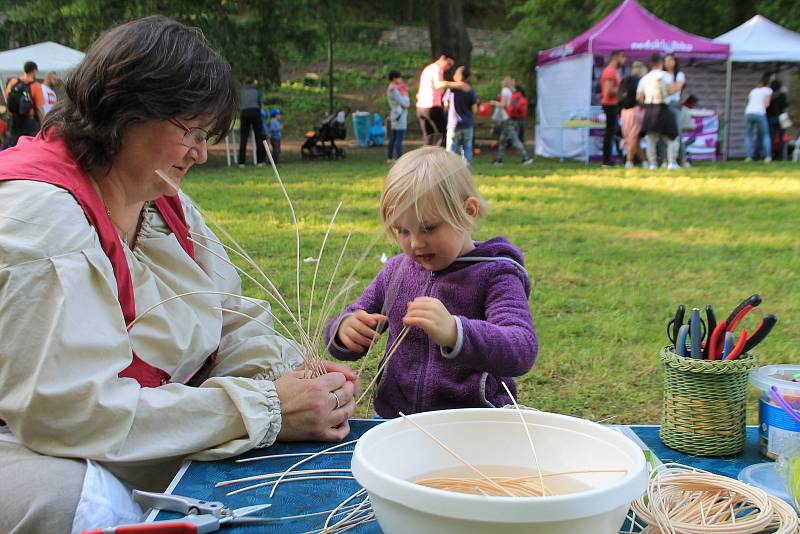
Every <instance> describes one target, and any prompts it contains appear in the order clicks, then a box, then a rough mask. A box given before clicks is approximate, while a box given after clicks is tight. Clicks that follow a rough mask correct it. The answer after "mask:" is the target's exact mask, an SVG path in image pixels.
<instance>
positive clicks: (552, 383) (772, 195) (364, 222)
mask: <svg viewBox="0 0 800 534" xmlns="http://www.w3.org/2000/svg"><path fill="white" fill-rule="evenodd" d="M285 156H287V158H286V159H285V164H284V165H283V166H282V167H281V175H282V177H283V179H284V180H285V182H286V184H287V188H288V191H289V194H290V195H291V196H292V198H293V199H295V209H296V211H297V216H298V218H299V220H300V224H301V249H302V250H301V272H302V274H301V284H300V285H301V290H302V301H303V303H304V304H303V306H304V308H305V307H306V304H305V303H307V302H308V297H309V294H310V289H311V276H312V274H313V267H314V265H315V264H313V263H302V259H303V258H306V257H317V256H318V253H319V245H320V243H321V241H322V237H323V235H324V233H325V229H326V227H327V224H328V221H329V219H330V216H331V214H332V212H333V210H334V208H335V207H336V204H337V203H338V202H339V201H343V206H342V210H341V212H340V214H339V217H338V219H337V220H338V223H337V225H336V226H335V228H334V230H333V233H332V235H331V237H330V239H329V242H328V245H327V248H326V253H325V256H324V258H325V260H324V261H323V263H322V264H321V269H322V270H323V272H325V273H327V272H328V271H327V269H330V268H331V267H332V264H333V260H334V259H335V257H336V255H337V254H338V252H339V250H340V249H341V247H342V244H343V242H344V239H345V237H346V235H347V233H348V232H350V231H352V232H353V237H352V239H351V244H350V246H349V247H348V250H349V252H348V253H346V255H345V265H344V266H343V268H342V271H343V272H345V273H346V272H349V271H350V270H351V269H352V268H353V267H354V266H355V262H356V259H357V257H358V256H359V255H360V254H361V253H362V252H364V251H365V250H366V248H367V246H368V244H369V243H370V241H371V240H372V239H373V238H375V237H376V236H381V228H380V219H379V216H378V202H379V198H380V190H381V186H382V181H383V177H384V176H385V174H386V171H387V167H386V164H385V163H384V158H385V153H384V151H383V150H381V149H375V150H369V149H361V150H359V149H357V148H350V147H348V157H347V159H346V160H343V161H338V162H314V163H307V162H300V161H298V160H297V158H298V156H297V155H292V154H291V153H285ZM292 158H294V160H293V159H292ZM491 158H492V154H490V153H488V151H485V152H484V154H482V155H481V156H479V157H478V158H477V159H476V160H475V163H474V176H475V179H476V181H477V183H478V186H479V188H480V191H481V193H482V194H483V195H484V196H485V197H486V198H487V200H488V201H489V203H490V204H491V205H492V207H493V210H492V212H491V213H490V214H489V216H488V217H487V218H486V220H485V221H483V223H482V224H481V226H480V228H479V229H478V231H476V232H475V233H474V234H473V235H474V237H475V238H476V239H479V240H481V239H486V238H489V237H491V236H494V235H505V236H508V238H509V239H510V240H511V241H512V242H514V243H515V244H517V245H518V246H519V247H520V248H521V249H522V251H523V252H524V254H525V261H526V266H527V269H528V272H529V273H530V277H531V279H532V280H533V281H534V290H533V294H532V296H531V299H530V306H531V310H532V312H533V316H534V321H535V323H536V328H537V331H538V334H539V339H540V351H539V358H538V361H537V362H536V365H535V366H534V368H533V370H532V371H531V372H530V373H529V374H528V375H526V376H525V377H523V378H522V379H520V380H519V383H520V397H521V398H520V400H521V402H522V403H524V404H526V405H528V406H534V407H536V408H540V409H543V410H548V411H555V412H561V413H566V414H569V415H575V416H579V417H586V418H590V419H594V420H600V419H604V418H607V417H610V416H614V417H615V418H614V419H613V420H612V422H615V423H658V422H659V419H660V410H661V391H662V385H661V369H660V364H659V360H658V351H659V349H660V348H661V347H662V346H663V345H664V344H666V343H667V337H666V334H665V327H666V322H667V320H668V319H669V317H670V315H672V314H674V312H675V307H676V306H677V304H679V303H684V304H686V305H687V306H690V307H691V306H697V307H700V308H702V307H703V306H705V305H706V304H708V303H712V304H714V306H715V308H716V309H717V310H718V312H717V315H718V316H719V315H722V314H727V313H728V311H730V310H731V309H733V307H734V306H736V304H738V303H739V302H740V301H741V299H742V298H744V297H745V296H747V295H750V294H752V293H754V292H756V291H758V292H759V293H761V295H762V296H763V297H764V304H762V306H761V307H760V308H758V309H757V310H756V312H754V313H752V314H751V315H752V317H749V316H748V318H747V320H746V323H747V324H744V325H743V326H745V327H746V328H747V329H748V330H750V329H751V328H753V327H754V326H755V324H756V321H757V320H758V319H759V318H760V317H761V316H763V315H764V314H767V313H775V314H776V315H777V316H778V317H779V323H778V326H777V327H776V328H775V330H774V331H773V332H772V333H771V334H770V336H769V337H768V338H767V339H766V340H765V341H764V342H763V343H762V344H761V345H760V346H759V350H758V351H757V354H758V356H759V358H760V364H762V365H766V364H770V363H791V362H795V363H796V362H797V361H798V356H797V346H798V344H800V330H798V329H797V328H795V327H793V325H796V324H798V322H800V301H798V299H797V298H796V292H795V291H792V290H791V288H797V287H800V278H799V277H800V248H798V244H797V235H798V233H800V170H798V168H797V166H796V165H792V164H791V163H772V164H771V165H764V164H760V163H751V164H746V163H724V164H702V163H701V164H697V165H695V167H693V168H692V169H689V170H681V171H676V172H673V173H668V172H667V171H652V172H651V171H645V170H641V169H636V170H633V171H626V170H624V169H599V168H598V167H596V166H584V165H582V164H578V163H574V162H565V163H563V164H559V163H557V162H553V161H547V160H544V159H539V160H537V162H536V163H535V164H534V165H532V166H530V167H523V166H521V165H519V164H518V163H516V162H513V161H512V158H509V159H508V160H507V162H506V164H505V165H504V166H502V167H494V166H492V165H491ZM222 164H223V162H222V161H221V160H220V159H218V158H217V159H212V161H211V162H210V163H209V164H208V165H204V166H203V167H199V168H197V169H194V170H192V173H191V174H190V175H189V176H188V177H187V179H186V180H185V181H184V184H185V185H184V187H185V189H186V191H187V193H189V194H190V195H192V197H193V198H194V199H195V200H196V201H197V202H198V203H199V204H200V205H201V206H202V207H203V208H205V209H206V210H209V211H210V212H211V213H212V214H213V215H214V217H215V218H217V219H218V220H220V221H221V222H222V224H223V225H224V226H225V227H226V228H227V229H228V230H229V231H231V232H232V233H233V235H234V236H235V237H236V239H237V240H239V241H240V242H241V243H242V244H243V245H244V246H245V248H246V249H247V250H248V251H250V252H251V253H252V254H253V255H254V257H255V258H256V260H257V261H258V262H259V263H260V264H261V265H262V266H263V267H265V269H266V272H267V273H269V275H270V276H271V277H272V279H273V281H275V282H276V283H277V284H278V285H279V287H281V290H282V292H283V294H284V295H287V296H291V295H294V279H295V274H294V273H295V270H294V269H295V253H294V230H293V228H292V226H291V219H290V215H289V211H288V208H287V206H286V203H285V200H284V199H283V196H282V194H281V192H280V189H279V188H278V187H277V185H276V182H275V178H274V176H273V175H272V172H271V171H269V170H267V169H252V170H250V169H251V168H248V169H247V170H240V169H227V168H226V167H224V166H223V165H222ZM382 252H386V253H387V254H388V255H392V254H396V253H398V250H397V248H396V247H395V246H394V245H392V244H390V243H389V242H388V241H387V240H386V238H385V237H382V236H381V237H379V241H378V244H377V245H376V246H375V247H374V248H373V249H372V250H371V251H370V252H369V253H368V254H367V255H366V259H365V260H364V262H363V263H362V264H361V267H360V268H359V269H357V275H356V277H357V281H358V285H357V287H355V288H354V289H353V291H352V292H350V294H349V296H348V297H347V298H346V299H344V300H345V301H346V302H347V303H350V302H353V301H354V300H355V299H356V298H357V296H358V294H359V292H360V291H361V289H362V288H363V287H364V286H365V285H366V284H367V283H369V281H370V280H371V279H372V278H373V277H374V276H375V274H376V273H377V271H378V270H379V269H380V267H381V264H380V262H379V258H380V255H381V253H382ZM320 276H321V279H324V280H327V275H325V276H324V277H323V275H320ZM320 287H321V284H320V282H319V281H318V283H317V290H316V291H317V298H316V300H315V302H317V303H319V302H320V301H321V298H322V295H324V290H322V289H320ZM335 287H339V288H340V287H342V285H341V281H340V282H339V283H338V284H337V285H336V286H335ZM787 289H788V291H787ZM245 292H246V293H247V294H250V295H258V294H259V292H258V290H257V288H256V287H255V286H254V284H252V283H249V282H246V283H245ZM343 304H344V302H342V305H343ZM317 309H318V308H317ZM315 320H316V319H315ZM380 356H381V352H380V351H378V352H376V353H375V354H374V356H373V360H372V361H371V362H370V363H369V364H368V366H367V372H366V374H365V377H367V378H369V377H371V373H373V372H374V370H375V368H376V364H377V359H378V358H379V357H380ZM359 365H360V363H358V362H357V363H355V366H356V367H358V366H359ZM752 400H753V402H752V403H751V404H750V405H749V408H750V409H749V414H748V416H749V417H748V419H749V421H750V422H751V423H753V422H755V420H756V418H757V413H758V410H757V408H756V402H755V401H756V398H755V396H754V397H753V399H752Z"/></svg>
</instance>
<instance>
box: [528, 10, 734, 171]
mask: <svg viewBox="0 0 800 534" xmlns="http://www.w3.org/2000/svg"><path fill="white" fill-rule="evenodd" d="M614 50H622V51H624V52H625V55H626V56H627V57H634V58H640V59H641V58H647V57H649V56H650V55H651V54H653V53H661V54H665V53H668V52H674V53H676V54H677V55H678V57H679V58H681V60H683V61H685V60H692V62H703V63H706V62H707V63H710V62H719V63H721V62H723V61H725V60H727V59H728V57H729V56H730V47H729V46H728V45H727V44H725V43H715V42H713V41H711V40H710V39H706V38H704V37H700V36H697V35H692V34H691V33H687V32H684V31H682V30H680V29H678V28H676V27H675V26H672V25H671V24H668V23H666V22H664V21H663V20H660V19H658V18H657V17H656V16H655V15H653V14H652V13H650V12H649V11H647V10H646V9H644V8H643V7H642V6H640V5H639V4H638V3H637V2H636V0H624V1H623V2H622V3H621V4H620V5H619V6H617V7H616V8H615V9H614V10H613V11H612V12H611V13H609V14H608V15H606V16H605V17H604V18H603V19H602V20H601V21H600V22H598V23H597V24H595V25H594V26H592V27H591V28H590V29H589V30H587V31H585V32H584V33H582V34H581V35H579V36H577V37H575V38H574V39H572V40H571V41H569V42H568V43H566V44H563V45H561V46H557V47H555V48H551V49H550V50H544V51H542V52H539V56H538V66H537V67H536V71H537V77H536V88H537V102H536V119H537V120H536V153H537V154H538V155H541V156H549V157H562V158H564V157H568V158H571V157H585V155H586V153H587V150H588V151H589V152H591V153H594V152H596V151H597V149H598V148H597V147H590V146H589V145H590V144H592V143H593V142H594V141H593V140H592V143H590V142H589V141H590V140H589V139H588V131H587V130H586V129H580V128H566V129H565V124H581V123H582V122H585V120H586V119H589V120H590V121H592V120H593V118H592V116H591V114H592V113H594V111H592V109H593V108H592V103H593V102H592V94H593V86H596V85H597V83H596V79H597V78H598V76H599V70H598V66H599V67H600V70H602V64H603V63H604V62H606V61H607V59H608V57H609V56H610V54H611V52H613V51H614ZM594 89H595V91H596V90H597V87H594Z"/></svg>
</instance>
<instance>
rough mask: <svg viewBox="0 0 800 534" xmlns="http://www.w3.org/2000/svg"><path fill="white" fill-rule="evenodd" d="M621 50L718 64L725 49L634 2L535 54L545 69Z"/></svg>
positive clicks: (726, 53) (633, 54)
mask: <svg viewBox="0 0 800 534" xmlns="http://www.w3.org/2000/svg"><path fill="white" fill-rule="evenodd" d="M614 50H623V51H624V52H625V54H626V55H628V56H631V57H646V56H649V55H650V54H653V53H654V52H660V53H669V52H675V53H678V54H680V56H681V57H686V58H696V59H708V60H714V61H722V60H725V59H728V56H729V55H730V50H729V46H727V45H726V44H725V43H715V42H714V41H712V40H711V39H706V38H705V37H700V36H699V35H693V34H691V33H687V32H685V31H683V30H680V29H678V28H676V27H675V26H673V25H671V24H668V23H666V22H664V21H663V20H661V19H659V18H658V17H656V16H655V15H653V14H652V13H650V12H649V11H647V10H646V9H645V8H643V7H642V6H640V5H639V4H638V3H637V2H636V0H624V2H622V3H621V4H620V5H618V6H617V8H616V9H614V10H613V11H612V12H611V13H609V14H608V15H606V16H605V17H604V18H603V19H602V20H601V21H600V22H598V23H597V24H595V25H594V26H592V27H591V28H589V29H588V30H586V31H585V32H583V33H582V34H580V35H579V36H577V37H575V38H574V39H572V40H571V41H569V42H568V43H566V44H563V45H561V46H557V47H555V48H551V49H550V50H543V51H541V52H539V56H538V64H539V65H540V66H541V65H545V64H546V63H550V62H553V61H559V60H563V59H564V58H568V57H571V56H577V55H581V54H593V55H596V56H608V55H609V54H610V53H611V52H613V51H614Z"/></svg>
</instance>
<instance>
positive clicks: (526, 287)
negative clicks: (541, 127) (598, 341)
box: [325, 147, 538, 418]
mask: <svg viewBox="0 0 800 534" xmlns="http://www.w3.org/2000/svg"><path fill="white" fill-rule="evenodd" d="M487 210H488V205H487V204H486V202H485V201H484V200H483V198H481V196H480V194H479V193H478V190H477V188H476V187H475V184H474V182H473V181H472V176H471V174H470V172H469V169H468V168H467V167H466V165H465V164H464V162H463V160H462V159H461V158H460V157H458V156H457V155H455V154H453V153H452V152H447V151H445V150H444V149H441V148H438V147H423V148H420V149H418V150H413V151H411V152H408V153H407V154H405V155H404V156H403V157H402V158H400V159H399V160H398V161H397V162H396V163H395V164H394V166H393V167H392V168H391V170H390V171H389V174H388V176H387V177H386V181H385V183H384V187H383V193H382V194H381V218H382V219H383V223H384V226H385V228H386V230H387V232H388V233H389V235H390V236H391V238H392V239H394V240H395V241H396V242H397V243H398V244H399V245H400V248H401V249H402V251H403V254H400V255H398V256H395V257H393V258H391V259H390V260H389V261H388V262H387V263H386V265H385V266H384V267H383V269H381V271H380V272H379V273H378V275H377V277H375V279H374V280H373V281H372V283H371V284H370V285H369V286H368V287H367V288H366V289H365V290H364V293H363V294H362V295H361V297H360V298H359V299H358V300H357V301H356V302H355V304H352V305H351V306H348V307H347V308H346V309H345V310H344V312H343V313H342V314H340V315H339V316H338V317H336V318H334V319H333V320H332V321H331V322H330V323H329V324H328V326H327V328H326V332H325V338H326V343H327V344H328V350H329V351H330V353H331V354H332V355H333V356H335V357H336V358H338V359H340V360H356V359H358V358H360V357H362V356H363V355H364V354H365V353H366V351H367V349H368V347H369V346H370V344H371V343H373V342H374V340H376V339H377V338H378V337H379V336H380V332H382V331H383V330H384V326H385V325H386V323H387V322H388V326H389V339H388V341H387V346H388V347H391V346H392V344H393V343H394V342H395V341H396V340H397V338H398V336H399V335H400V333H401V331H402V330H403V328H408V329H409V330H408V332H407V335H406V337H405V338H404V340H403V341H401V342H400V344H399V345H398V349H397V351H396V352H395V353H394V355H393V356H392V358H391V360H389V362H388V363H387V365H386V368H385V369H384V371H383V376H382V377H381V379H380V381H379V383H378V384H377V386H376V391H375V410H376V412H377V413H378V414H379V415H381V416H382V417H387V418H389V417H397V415H398V412H399V411H402V412H404V413H407V414H410V413H416V412H424V411H429V410H442V409H448V408H468V407H493V406H497V407H499V406H504V405H505V404H508V403H510V402H511V398H510V397H509V396H508V394H507V393H506V392H505V389H504V388H503V387H502V385H501V384H500V382H501V381H503V382H505V383H506V384H507V385H508V387H509V389H510V390H511V392H512V394H514V395H516V393H515V392H516V385H515V384H514V381H513V380H512V379H511V378H509V377H514V376H521V375H523V374H525V373H526V372H527V371H528V370H529V369H530V368H531V366H532V365H533V362H534V360H535V358H536V353H537V350H538V342H537V339H536V332H535V330H534V327H533V320H532V318H531V313H530V309H529V308H528V296H529V295H530V289H531V285H530V281H529V279H528V275H527V273H526V271H525V268H524V266H523V259H522V253H521V252H520V250H519V249H518V248H516V247H515V246H514V245H512V244H511V243H510V242H509V241H508V240H506V239H505V238H503V237H495V238H492V239H489V240H488V241H482V242H478V241H473V240H472V236H471V232H472V231H473V230H474V229H475V226H476V224H477V221H478V219H480V218H481V217H483V215H484V214H485V213H486V211H487Z"/></svg>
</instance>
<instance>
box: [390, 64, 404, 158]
mask: <svg viewBox="0 0 800 534" xmlns="http://www.w3.org/2000/svg"><path fill="white" fill-rule="evenodd" d="M386 102H387V103H388V104H389V121H388V122H389V127H390V129H391V131H390V133H389V147H388V151H387V153H386V162H387V163H391V162H392V160H394V159H396V158H399V157H400V156H402V155H403V139H404V138H405V136H406V130H407V128H408V106H409V104H410V100H409V98H408V84H407V83H404V82H403V75H402V74H400V73H399V72H398V71H396V70H393V71H391V72H390V73H389V86H388V87H387V88H386Z"/></svg>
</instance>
